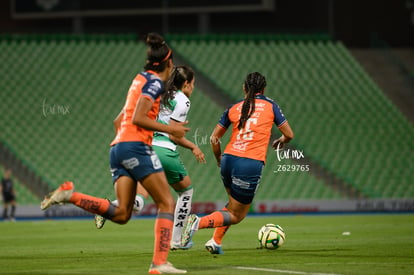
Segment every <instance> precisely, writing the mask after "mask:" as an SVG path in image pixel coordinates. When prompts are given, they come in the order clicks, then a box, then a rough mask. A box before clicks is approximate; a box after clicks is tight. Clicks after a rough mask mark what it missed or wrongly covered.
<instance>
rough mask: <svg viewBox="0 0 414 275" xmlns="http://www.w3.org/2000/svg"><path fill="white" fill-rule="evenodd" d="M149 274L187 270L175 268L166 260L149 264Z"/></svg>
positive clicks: (181, 272)
mask: <svg viewBox="0 0 414 275" xmlns="http://www.w3.org/2000/svg"><path fill="white" fill-rule="evenodd" d="M148 273H149V274H164V273H170V274H184V273H187V270H184V269H177V268H175V267H174V266H173V265H172V264H171V263H170V262H166V263H165V264H160V265H154V264H151V266H150V269H149V270H148Z"/></svg>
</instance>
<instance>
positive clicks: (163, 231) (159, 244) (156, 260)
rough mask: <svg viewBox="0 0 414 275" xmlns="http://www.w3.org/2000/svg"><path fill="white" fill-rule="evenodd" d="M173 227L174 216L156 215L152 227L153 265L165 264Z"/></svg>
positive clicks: (168, 214) (166, 214) (167, 214)
mask: <svg viewBox="0 0 414 275" xmlns="http://www.w3.org/2000/svg"><path fill="white" fill-rule="evenodd" d="M173 225H174V215H173V214H170V213H158V215H157V218H156V220H155V225H154V236H155V239H154V254H153V256H152V262H153V264H155V265H160V264H165V263H166V262H167V258H168V253H169V251H170V241H171V236H172V229H173Z"/></svg>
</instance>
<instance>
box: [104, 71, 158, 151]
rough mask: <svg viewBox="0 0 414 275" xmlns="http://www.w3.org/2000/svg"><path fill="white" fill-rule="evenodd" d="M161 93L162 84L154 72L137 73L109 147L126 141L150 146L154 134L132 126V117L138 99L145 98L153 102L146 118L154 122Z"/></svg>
mask: <svg viewBox="0 0 414 275" xmlns="http://www.w3.org/2000/svg"><path fill="white" fill-rule="evenodd" d="M163 92H164V83H163V81H162V80H161V79H160V78H159V77H158V75H157V74H156V73H155V72H153V71H146V72H142V73H139V74H138V75H137V76H136V77H135V79H134V80H133V81H132V84H131V86H130V88H129V91H128V96H127V99H126V103H125V106H124V114H123V116H122V120H121V126H120V128H119V129H118V131H117V135H116V137H115V139H114V140H113V141H112V143H111V145H114V144H117V143H119V142H128V141H141V142H143V143H145V144H148V145H151V143H152V138H153V135H154V132H153V131H150V130H146V129H144V128H141V127H139V126H137V125H135V124H133V123H132V117H133V115H134V111H135V107H136V105H137V103H138V100H139V98H140V97H147V98H149V99H150V100H151V101H152V102H153V105H152V108H151V110H150V111H149V112H148V114H147V116H148V117H149V118H150V119H153V120H156V118H157V115H158V112H159V108H160V100H161V94H162V93H163Z"/></svg>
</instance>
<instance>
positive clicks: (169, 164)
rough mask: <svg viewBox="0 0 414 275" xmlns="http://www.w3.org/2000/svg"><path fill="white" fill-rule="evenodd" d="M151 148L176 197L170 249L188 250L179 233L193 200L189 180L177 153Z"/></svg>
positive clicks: (157, 147)
mask: <svg viewBox="0 0 414 275" xmlns="http://www.w3.org/2000/svg"><path fill="white" fill-rule="evenodd" d="M153 148H154V151H155V152H156V153H157V155H158V157H159V159H160V161H161V164H162V167H163V169H164V172H165V175H166V177H167V181H168V183H169V184H170V185H171V187H172V188H173V189H174V190H175V192H176V193H177V195H178V197H177V202H176V204H175V211H174V228H173V234H172V239H171V249H172V250H175V249H188V248H190V247H191V245H190V246H187V247H182V246H181V232H182V228H183V225H184V222H185V220H186V219H187V216H188V215H189V214H190V212H191V203H192V198H193V187H192V185H191V179H190V177H189V176H188V172H187V170H186V169H185V167H184V164H183V162H182V161H181V159H180V155H179V153H178V152H177V151H173V150H171V149H168V148H164V147H161V146H153Z"/></svg>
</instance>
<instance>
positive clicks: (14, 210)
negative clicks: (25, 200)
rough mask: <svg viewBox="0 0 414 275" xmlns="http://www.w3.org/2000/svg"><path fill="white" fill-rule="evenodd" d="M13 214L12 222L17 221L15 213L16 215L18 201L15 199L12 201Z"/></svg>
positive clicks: (11, 216)
mask: <svg viewBox="0 0 414 275" xmlns="http://www.w3.org/2000/svg"><path fill="white" fill-rule="evenodd" d="M10 204H11V212H10V219H11V220H12V221H16V219H15V213H16V200H15V199H13V200H12V201H11V203H10Z"/></svg>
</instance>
